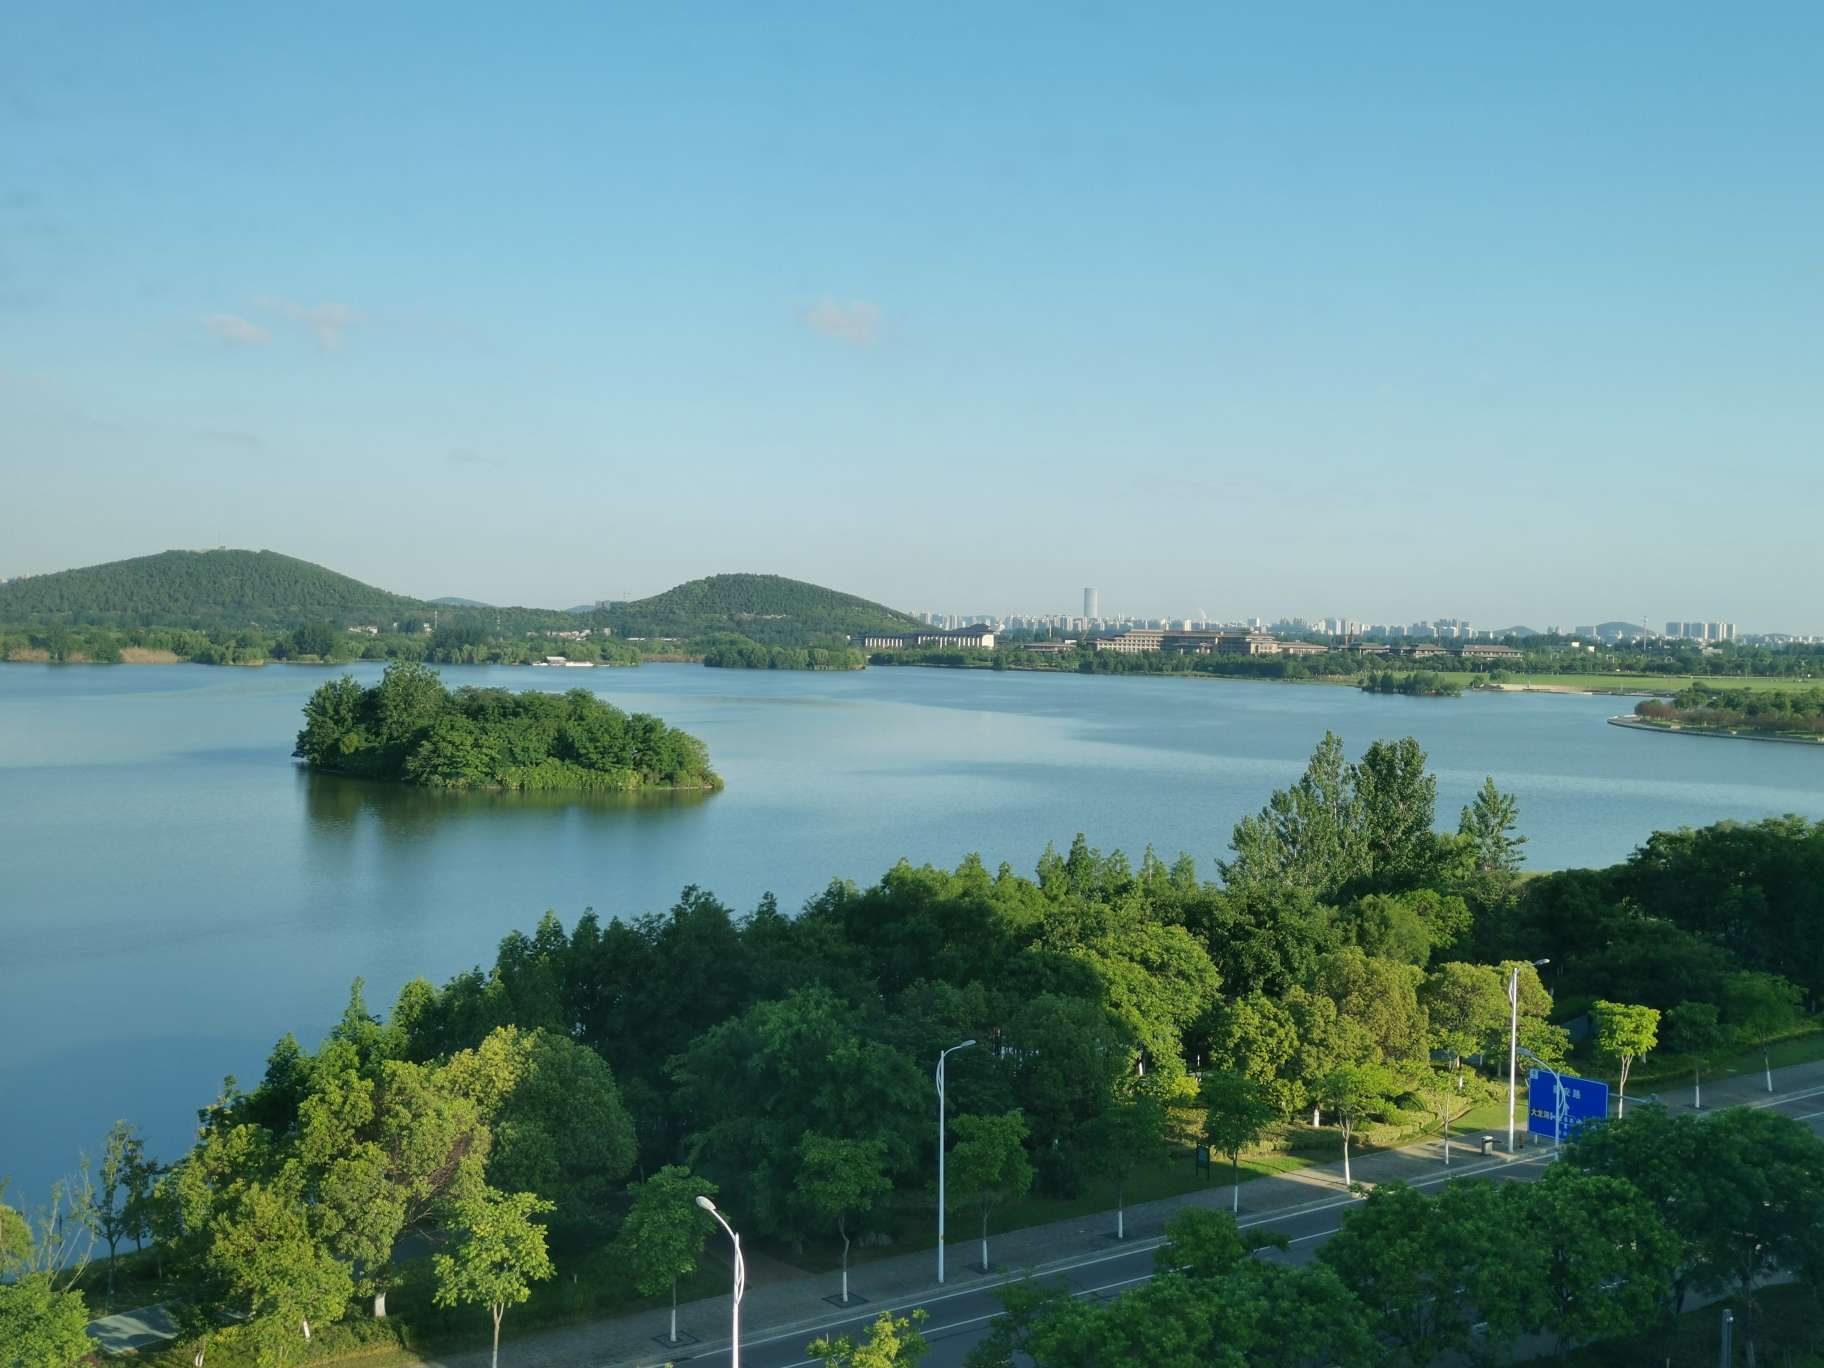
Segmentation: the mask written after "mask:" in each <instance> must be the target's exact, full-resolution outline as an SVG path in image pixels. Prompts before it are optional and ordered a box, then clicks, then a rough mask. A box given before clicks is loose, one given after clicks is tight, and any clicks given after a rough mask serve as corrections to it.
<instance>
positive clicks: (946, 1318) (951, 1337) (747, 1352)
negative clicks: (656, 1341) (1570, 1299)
mask: <svg viewBox="0 0 1824 1368" xmlns="http://www.w3.org/2000/svg"><path fill="white" fill-rule="evenodd" d="M1670 1100H1671V1099H1668V1101H1670ZM1744 1105H1748V1106H1756V1107H1772V1108H1774V1109H1775V1110H1777V1111H1779V1112H1780V1113H1782V1114H1783V1115H1786V1116H1790V1117H1792V1118H1793V1119H1795V1120H1799V1121H1804V1122H1807V1123H1808V1124H1809V1125H1810V1126H1811V1128H1812V1130H1813V1131H1814V1132H1824V1126H1821V1123H1824V1086H1815V1087H1809V1088H1802V1089H1800V1090H1798V1091H1796V1092H1793V1093H1789V1094H1782V1095H1779V1096H1776V1097H1773V1098H1769V1099H1763V1100H1759V1101H1751V1102H1747V1103H1745V1104H1744ZM1679 1110H1685V1108H1679ZM1550 1159H1551V1148H1550V1146H1549V1145H1547V1146H1545V1147H1543V1148H1540V1149H1537V1150H1533V1151H1531V1152H1528V1153H1526V1154H1524V1155H1522V1156H1521V1157H1518V1158H1515V1159H1496V1160H1492V1161H1490V1160H1486V1159H1483V1158H1482V1157H1481V1156H1480V1155H1477V1156H1475V1157H1474V1158H1473V1159H1470V1160H1469V1161H1467V1162H1465V1161H1464V1159H1462V1158H1461V1157H1459V1159H1458V1161H1457V1162H1456V1163H1454V1164H1453V1165H1452V1166H1451V1168H1450V1170H1449V1171H1448V1172H1446V1171H1445V1169H1444V1168H1443V1166H1442V1165H1440V1166H1439V1168H1438V1171H1437V1173H1436V1174H1435V1175H1433V1176H1432V1177H1430V1178H1426V1179H1421V1180H1419V1181H1418V1182H1416V1183H1414V1184H1413V1186H1419V1187H1423V1186H1433V1185H1437V1184H1442V1183H1445V1182H1448V1181H1449V1180H1450V1179H1452V1178H1464V1177H1486V1178H1493V1179H1497V1180H1524V1179H1530V1178H1537V1177H1538V1176H1539V1174H1540V1173H1541V1172H1543V1169H1544V1164H1545V1163H1546V1162H1548V1161H1549V1160H1550ZM1354 1201H1355V1199H1353V1198H1348V1197H1339V1198H1335V1199H1332V1200H1329V1201H1323V1202H1317V1203H1314V1204H1312V1205H1311V1206H1308V1207H1305V1208H1302V1209H1300V1210H1298V1211H1296V1212H1279V1213H1274V1214H1271V1215H1265V1216H1261V1217H1258V1218H1249V1217H1247V1216H1246V1214H1245V1212H1244V1215H1243V1219H1242V1222H1241V1224H1242V1226H1243V1227H1244V1228H1248V1227H1255V1226H1266V1227H1270V1228H1271V1229H1273V1230H1276V1231H1278V1232H1280V1233H1281V1234H1283V1235H1285V1236H1287V1237H1288V1238H1289V1239H1290V1240H1291V1241H1292V1244H1291V1248H1290V1249H1289V1250H1288V1251H1287V1252H1286V1253H1285V1254H1284V1255H1281V1254H1279V1253H1278V1252H1277V1251H1272V1252H1267V1253H1263V1254H1262V1255H1260V1256H1259V1257H1263V1258H1285V1259H1289V1260H1291V1261H1292V1262H1295V1263H1303V1262H1306V1261H1307V1260H1309V1259H1310V1258H1311V1257H1312V1256H1313V1254H1314V1253H1315V1251H1316V1249H1317V1247H1318V1246H1319V1245H1320V1244H1321V1243H1322V1242H1323V1241H1324V1240H1325V1239H1327V1238H1329V1237H1330V1236H1331V1235H1334V1234H1335V1233H1336V1232H1337V1230H1338V1229H1339V1228H1340V1226H1341V1224H1342V1217H1343V1213H1344V1211H1345V1210H1346V1209H1347V1208H1348V1207H1350V1206H1352V1205H1354ZM1160 1243H1161V1241H1159V1240H1157V1239H1153V1240H1145V1241H1140V1240H1135V1241H1130V1242H1129V1243H1128V1244H1126V1245H1123V1246H1121V1247H1119V1248H1116V1247H1114V1242H1113V1241H1112V1240H1111V1241H1110V1249H1109V1252H1108V1253H1106V1254H1100V1255H1091V1256H1088V1257H1085V1258H1083V1259H1080V1260H1078V1261H1076V1262H1075V1263H1073V1264H1070V1265H1068V1266H1066V1267H1065V1268H1063V1269H1054V1270H1051V1271H1049V1272H1048V1273H1047V1274H1046V1275H1045V1276H1046V1277H1047V1279H1050V1278H1055V1277H1060V1276H1061V1277H1062V1278H1063V1279H1064V1280H1065V1281H1066V1282H1067V1283H1068V1284H1069V1285H1070V1287H1071V1288H1072V1290H1073V1291H1074V1293H1075V1294H1076V1295H1077V1296H1081V1297H1098V1298H1110V1297H1117V1296H1119V1295H1121V1293H1123V1292H1125V1291H1126V1290H1127V1289H1128V1288H1130V1287H1133V1286H1134V1285H1136V1284H1137V1283H1142V1282H1145V1281H1146V1280H1147V1279H1148V1278H1150V1277H1151V1276H1152V1274H1153V1250H1154V1249H1156V1248H1157V1247H1158V1246H1159V1244H1160ZM954 1248H955V1252H956V1255H957V1257H958V1259H959V1260H960V1259H966V1258H967V1257H969V1253H970V1251H971V1249H972V1246H971V1245H968V1244H960V1243H959V1244H958V1245H956V1246H955V1247H954ZM950 1272H951V1280H952V1282H953V1283H954V1284H955V1289H954V1290H953V1291H950V1292H947V1293H944V1294H943V1295H941V1296H938V1297H925V1298H922V1299H919V1300H913V1301H903V1302H888V1303H884V1304H874V1303H870V1304H869V1305H867V1306H866V1307H857V1308H856V1309H855V1312H854V1314H852V1315H848V1316H844V1315H842V1313H840V1312H837V1311H833V1312H832V1320H831V1321H830V1323H829V1324H828V1325H827V1326H822V1327H812V1328H810V1329H804V1328H800V1329H795V1330H793V1331H791V1332H790V1333H786V1334H768V1333H764V1332H763V1333H760V1334H757V1335H743V1336H742V1339H741V1362H742V1364H743V1365H744V1368H806V1365H808V1364H810V1363H812V1362H813V1361H812V1360H810V1359H807V1358H806V1357H805V1356H804V1346H805V1344H806V1343H807V1342H809V1341H810V1340H812V1339H814V1338H816V1336H817V1335H818V1334H823V1333H828V1334H832V1335H841V1334H850V1335H855V1336H859V1335H861V1334H862V1333H864V1332H865V1331H866V1329H867V1327H868V1325H869V1324H870V1323H871V1322H872V1321H873V1320H874V1319H875V1318H876V1317H877V1316H879V1315H880V1313H881V1311H882V1310H885V1309H891V1310H893V1311H895V1312H904V1311H908V1310H910V1309H912V1308H913V1307H923V1308H924V1309H925V1310H926V1311H927V1312H928V1313H929V1315H930V1319H929V1320H927V1321H926V1322H925V1326H924V1333H925V1338H926V1339H928V1340H929V1341H930V1342H931V1346H932V1353H931V1356H930V1358H929V1359H927V1360H926V1363H927V1368H959V1366H960V1365H961V1364H962V1362H963V1358H964V1356H965V1355H966V1354H967V1353H968V1352H969V1350H970V1349H971V1348H972V1347H973V1346H974V1345H975V1344H976V1343H977V1342H978V1341H980V1340H981V1338H982V1337H983V1335H984V1334H986V1332H987V1328H988V1323H989V1322H990V1321H991V1320H993V1319H994V1317H995V1316H996V1315H997V1314H999V1312H1000V1309H1001V1307H1000V1302H999V1300H998V1299H997V1298H996V1297H995V1295H994V1292H993V1287H996V1286H1001V1285H1004V1284H1005V1283H1006V1282H1007V1281H1009V1279H1007V1278H1005V1277H996V1278H993V1279H984V1278H982V1277H981V1275H980V1274H979V1273H974V1272H971V1271H968V1270H966V1269H964V1268H962V1267H960V1266H959V1265H957V1264H953V1265H952V1267H951V1270H950ZM985 1282H986V1283H989V1284H991V1285H990V1286H982V1284H983V1283H985ZM971 1283H974V1284H975V1286H971V1285H970V1284H971ZM673 1361H674V1362H676V1363H678V1364H680V1365H682V1364H685V1363H689V1364H690V1365H691V1368H722V1366H723V1365H727V1364H729V1361H730V1356H729V1352H728V1348H727V1346H726V1345H722V1346H719V1347H717V1348H715V1349H712V1350H711V1351H710V1352H708V1353H705V1354H702V1355H700V1356H698V1357H694V1358H693V1357H690V1353H689V1350H688V1349H684V1350H683V1351H682V1352H680V1353H678V1354H676V1355H674V1356H673Z"/></svg>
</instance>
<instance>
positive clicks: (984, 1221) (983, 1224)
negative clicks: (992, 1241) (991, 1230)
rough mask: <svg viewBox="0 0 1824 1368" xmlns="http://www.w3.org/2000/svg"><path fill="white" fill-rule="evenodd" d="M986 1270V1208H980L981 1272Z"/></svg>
mask: <svg viewBox="0 0 1824 1368" xmlns="http://www.w3.org/2000/svg"><path fill="white" fill-rule="evenodd" d="M987 1271H988V1208H987V1207H983V1208H982V1272H984V1273H986V1272H987Z"/></svg>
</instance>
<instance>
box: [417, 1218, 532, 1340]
mask: <svg viewBox="0 0 1824 1368" xmlns="http://www.w3.org/2000/svg"><path fill="white" fill-rule="evenodd" d="M550 1210H551V1203H550V1202H547V1201H545V1200H543V1199H542V1198H540V1197H538V1196H536V1195H534V1194H533V1193H530V1192H514V1193H506V1192H497V1191H495V1190H493V1189H491V1188H488V1189H483V1190H482V1191H481V1192H478V1193H475V1194H473V1195H472V1196H470V1197H468V1198H465V1199H464V1201H463V1203H462V1204H461V1206H460V1207H459V1208H458V1210H457V1213H456V1239H455V1242H454V1244H453V1245H452V1246H451V1249H450V1252H449V1253H447V1254H437V1255H434V1256H433V1257H432V1265H433V1267H434V1269H435V1271H436V1278H437V1287H436V1291H435V1293H434V1294H433V1300H435V1301H436V1303H437V1305H439V1306H465V1305H467V1306H485V1307H487V1308H488V1314H489V1315H490V1316H491V1317H492V1319H493V1322H494V1341H493V1349H492V1351H491V1355H490V1358H489V1363H490V1364H491V1365H492V1368H500V1322H501V1318H502V1317H503V1316H505V1315H506V1312H507V1308H508V1307H509V1306H517V1305H519V1304H520V1303H521V1302H523V1301H525V1300H526V1299H527V1298H528V1297H530V1296H531V1295H532V1284H533V1283H535V1282H542V1281H544V1280H545V1279H546V1278H549V1277H551V1275H552V1273H553V1272H554V1271H555V1270H554V1269H553V1268H552V1266H551V1256H550V1254H549V1253H547V1252H546V1249H545V1228H544V1227H543V1226H542V1225H540V1224H539V1223H538V1221H537V1220H536V1219H535V1218H536V1217H537V1216H539V1215H541V1214H543V1213H545V1212H548V1211H550Z"/></svg>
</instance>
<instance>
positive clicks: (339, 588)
mask: <svg viewBox="0 0 1824 1368" xmlns="http://www.w3.org/2000/svg"><path fill="white" fill-rule="evenodd" d="M581 616H582V617H583V619H584V621H585V622H590V621H592V622H593V623H594V624H595V625H598V626H606V627H610V628H612V630H613V631H614V634H615V635H617V636H623V637H625V636H634V637H680V638H686V639H689V638H700V637H705V636H714V635H722V634H727V633H731V632H732V633H738V634H740V635H742V636H746V637H749V638H751V639H753V640H756V641H762V642H766V643H768V644H773V645H794V646H804V645H813V644H822V643H826V642H833V641H836V640H837V639H846V637H847V636H848V635H849V634H851V633H854V632H860V631H870V630H887V629H904V628H908V627H911V626H915V625H916V623H915V621H914V619H912V618H910V617H907V616H906V615H905V614H903V613H898V612H895V611H894V610H893V609H891V608H888V607H886V606H885V605H883V604H879V603H873V602H870V601H869V600H867V599H864V598H857V597H856V596H855V595H853V594H844V593H841V592H839V591H837V590H834V589H826V588H824V587H823V586H821V585H816V584H807V583H805V582H803V581H802V580H793V579H786V578H785V577H783V576H781V575H753V574H742V575H712V576H710V577H709V578H707V579H700V580H691V581H689V582H688V583H685V584H680V585H677V586H675V587H674V588H671V589H668V590H666V591H665V592H664V593H662V594H655V595H653V596H652V597H651V598H644V599H637V600H634V601H632V602H623V603H612V604H605V605H593V606H592V607H591V608H589V609H588V610H586V611H585V612H584V613H583V614H582V615H581ZM312 622H328V623H330V624H331V625H332V626H336V627H347V626H361V625H368V624H372V625H375V626H379V627H382V628H385V627H389V626H391V625H392V624H394V623H398V624H400V625H401V626H402V627H404V628H405V629H407V630H411V629H412V628H413V627H414V626H415V625H417V624H419V623H426V622H435V623H437V624H438V625H439V626H440V627H443V626H449V627H463V628H466V630H468V631H469V632H471V633H477V634H480V633H486V634H488V635H494V634H499V633H505V634H508V635H512V634H517V633H520V632H525V631H535V630H542V629H554V628H567V627H575V626H577V625H579V624H578V615H577V614H576V613H575V612H573V611H566V610H559V609H554V608H505V607H493V606H490V605H488V604H484V603H481V602H479V601H478V600H475V599H464V598H458V597H455V596H447V597H445V598H441V599H434V600H426V599H416V598H411V597H409V596H407V595H404V594H394V593H390V592H388V591H387V590H385V589H379V588H376V587H375V586H373V585H371V584H364V583H363V582H362V581H360V580H357V579H353V578H351V577H350V576H348V575H342V574H338V573H337V572H335V571H334V570H329V569H326V568H325V567H323V566H321V565H316V564H313V563H312V562H310V561H305V560H299V559H297V558H296V557H295V556H285V555H281V554H279V553H278V552H276V551H239V550H230V549H226V548H220V549H216V550H212V551H161V552H158V553H157V554H156V555H150V556H137V557H134V558H132V559H129V560H119V561H110V562H108V563H106V564H104V565H91V566H84V567H82V568H80V569H75V570H60V571H57V572H55V573H53V574H48V575H34V576H31V577H29V578H24V579H17V580H12V581H9V582H8V583H5V584H0V623H7V624H12V625H27V624H30V625H41V626H48V625H52V624H62V625H69V626H103V627H192V628H229V629H239V628H243V627H253V626H258V627H264V628H290V627H296V626H300V625H303V624H305V623H312Z"/></svg>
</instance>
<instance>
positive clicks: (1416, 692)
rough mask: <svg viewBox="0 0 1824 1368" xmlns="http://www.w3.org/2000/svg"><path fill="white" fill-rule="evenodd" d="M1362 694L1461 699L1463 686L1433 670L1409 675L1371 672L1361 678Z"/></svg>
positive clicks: (1381, 671) (1380, 671) (1392, 672)
mask: <svg viewBox="0 0 1824 1368" xmlns="http://www.w3.org/2000/svg"><path fill="white" fill-rule="evenodd" d="M1362 692H1364V693H1380V694H1405V695H1406V696H1407V697H1408V698H1461V697H1462V696H1463V686H1462V685H1461V684H1459V683H1457V681H1456V680H1454V679H1449V678H1446V677H1445V676H1443V675H1440V674H1438V673H1437V672H1436V671H1435V670H1414V671H1412V672H1411V673H1410V674H1398V673H1396V672H1395V671H1393V670H1373V671H1370V672H1369V673H1368V674H1367V675H1365V676H1364V677H1363V679H1362Z"/></svg>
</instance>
